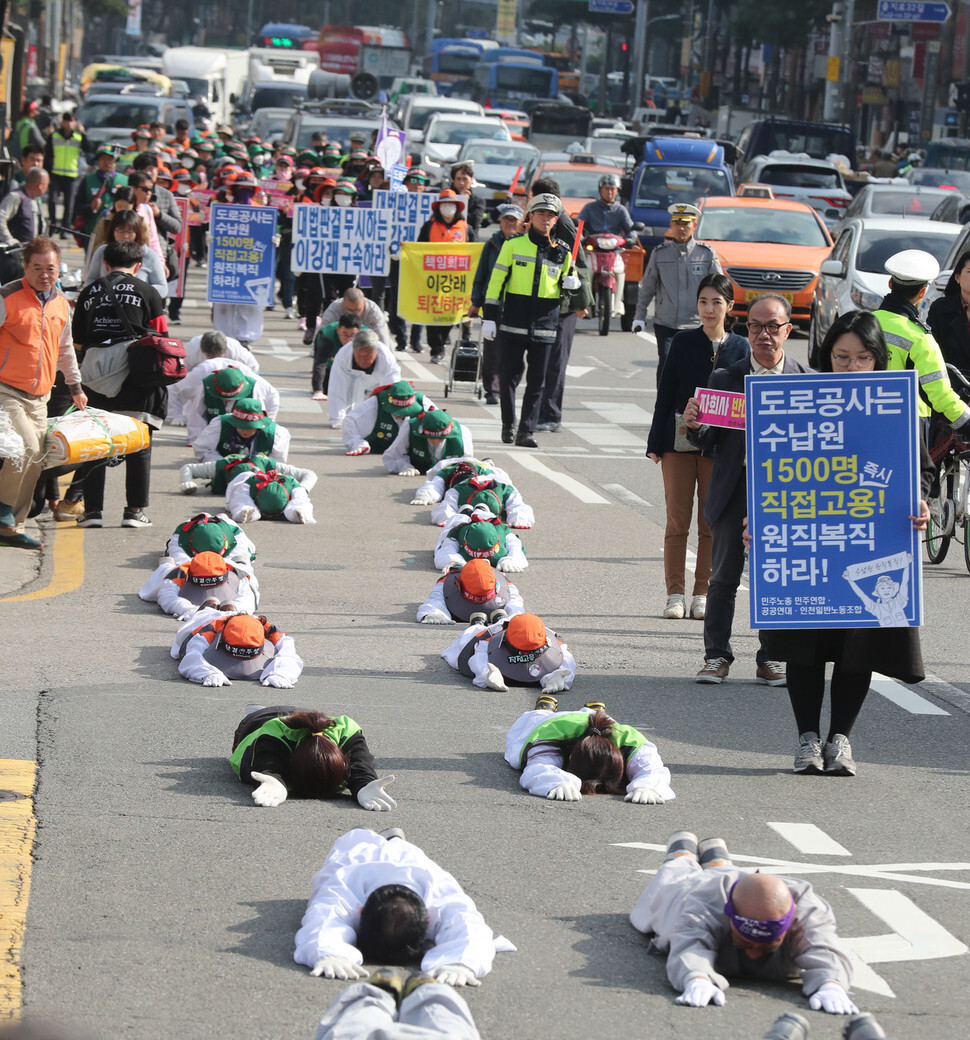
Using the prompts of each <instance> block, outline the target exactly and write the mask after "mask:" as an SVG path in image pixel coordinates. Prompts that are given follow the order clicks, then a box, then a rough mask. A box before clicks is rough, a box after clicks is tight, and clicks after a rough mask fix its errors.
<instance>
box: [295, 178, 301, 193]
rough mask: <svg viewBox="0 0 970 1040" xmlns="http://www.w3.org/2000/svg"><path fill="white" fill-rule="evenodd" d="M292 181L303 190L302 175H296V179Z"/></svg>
mask: <svg viewBox="0 0 970 1040" xmlns="http://www.w3.org/2000/svg"><path fill="white" fill-rule="evenodd" d="M294 183H295V184H296V186H297V187H298V188H299V189H300V191H303V178H302V177H297V179H296V181H295V182H294Z"/></svg>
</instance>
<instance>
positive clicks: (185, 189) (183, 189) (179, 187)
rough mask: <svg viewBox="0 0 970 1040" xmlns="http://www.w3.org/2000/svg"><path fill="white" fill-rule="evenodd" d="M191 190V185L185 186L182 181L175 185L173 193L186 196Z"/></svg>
mask: <svg viewBox="0 0 970 1040" xmlns="http://www.w3.org/2000/svg"><path fill="white" fill-rule="evenodd" d="M191 190H192V185H191V184H186V183H185V182H184V181H179V182H178V184H176V185H175V191H176V193H177V194H179V195H188V193H189V192H190V191H191Z"/></svg>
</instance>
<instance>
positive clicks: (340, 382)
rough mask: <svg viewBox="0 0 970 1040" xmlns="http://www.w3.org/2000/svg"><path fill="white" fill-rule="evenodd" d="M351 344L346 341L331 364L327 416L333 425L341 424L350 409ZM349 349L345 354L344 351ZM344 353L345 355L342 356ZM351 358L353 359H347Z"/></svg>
mask: <svg viewBox="0 0 970 1040" xmlns="http://www.w3.org/2000/svg"><path fill="white" fill-rule="evenodd" d="M349 347H350V344H349V343H345V344H344V346H343V347H341V348H340V350H338V351H337V353H336V354H335V355H334V358H333V363H332V364H331V366H330V382H329V383H327V416H328V418H329V419H330V425H331V426H339V425H340V422H341V420H342V419H343V417H344V415H345V414H346V413H347V412H348V411H349V401H350V381H351V375H350V372H351V369H350V366H351V364H352V359H353V356H354V355H353V352H352V351H350V350H349V349H347V348H349ZM345 350H347V353H346V354H345V353H344V351H345ZM341 355H343V356H341ZM348 358H350V359H351V361H348V360H347V359H348Z"/></svg>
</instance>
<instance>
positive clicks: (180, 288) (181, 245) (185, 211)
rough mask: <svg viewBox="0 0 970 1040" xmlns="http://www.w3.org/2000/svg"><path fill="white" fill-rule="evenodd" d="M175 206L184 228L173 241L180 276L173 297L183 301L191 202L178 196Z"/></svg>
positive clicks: (180, 229)
mask: <svg viewBox="0 0 970 1040" xmlns="http://www.w3.org/2000/svg"><path fill="white" fill-rule="evenodd" d="M175 206H176V208H177V209H178V211H179V219H180V220H181V221H182V226H181V227H180V228H179V231H178V234H177V235H175V237H174V238H173V239H172V248H173V249H174V250H175V259H176V260H177V261H178V275H177V277H176V278H175V292H173V293H172V296H174V297H175V298H176V299H181V298H182V297H183V296H184V295H185V267H186V264H187V263H188V260H189V200H188V199H187V198H186V197H185V196H184V195H176V196H175Z"/></svg>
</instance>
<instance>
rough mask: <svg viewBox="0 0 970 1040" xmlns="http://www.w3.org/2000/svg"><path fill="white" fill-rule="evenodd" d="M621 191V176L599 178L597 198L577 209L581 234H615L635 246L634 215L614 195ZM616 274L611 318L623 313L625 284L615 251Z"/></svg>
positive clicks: (624, 272) (614, 268)
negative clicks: (581, 229) (580, 223)
mask: <svg viewBox="0 0 970 1040" xmlns="http://www.w3.org/2000/svg"><path fill="white" fill-rule="evenodd" d="M619 191H620V178H619V177H617V176H616V174H615V173H604V174H603V176H602V177H600V179H599V193H600V197H599V198H598V199H592V200H591V201H590V202H587V203H586V205H585V206H583V208H582V209H581V210H580V211H579V216H578V218H577V219H578V220H581V221H582V222H583V234H584V235H585V236H586V237H587V238H589V236H590V235H617V236H618V237H619V238H622V239H624V240H625V241H626V245H627V248H630V247H631V246H634V245H636V242H637V235H636V232H635V231H634V229H633V218H632V217H631V216H630V213H629V211H628V210H627V208H626V206H624V205H623V203H622V202H617V201H616V198H617V195H618V194H619ZM613 273H614V274H615V275H616V293H615V294H614V296H613V317H614V318H618V317H620V316H621V315H622V314H623V289H624V286H625V285H626V264H625V263H624V262H623V254H622V253H621V252H620V251H619V250H617V252H616V258H615V262H614V266H613Z"/></svg>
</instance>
